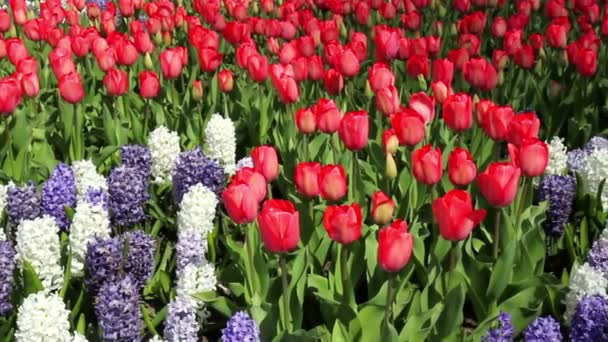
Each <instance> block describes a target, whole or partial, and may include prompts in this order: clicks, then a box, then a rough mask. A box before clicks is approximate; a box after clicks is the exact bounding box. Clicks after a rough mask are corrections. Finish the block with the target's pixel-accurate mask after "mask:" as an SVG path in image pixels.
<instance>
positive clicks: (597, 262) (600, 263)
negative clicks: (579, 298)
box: [587, 238, 608, 278]
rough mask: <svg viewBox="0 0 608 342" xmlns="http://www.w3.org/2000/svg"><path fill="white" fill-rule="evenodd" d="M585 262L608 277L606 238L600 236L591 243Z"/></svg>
mask: <svg viewBox="0 0 608 342" xmlns="http://www.w3.org/2000/svg"><path fill="white" fill-rule="evenodd" d="M587 262H588V263H589V265H590V266H591V267H593V268H594V269H596V270H598V271H600V272H602V274H603V275H604V277H607V278H608V239H604V238H601V239H599V240H596V241H595V242H594V243H593V247H591V250H590V251H589V252H588V253H587Z"/></svg>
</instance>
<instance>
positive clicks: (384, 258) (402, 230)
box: [378, 220, 414, 272]
mask: <svg viewBox="0 0 608 342" xmlns="http://www.w3.org/2000/svg"><path fill="white" fill-rule="evenodd" d="M413 247H414V242H413V237H412V234H410V233H409V232H408V227H407V223H406V222H405V221H403V220H396V221H395V222H393V223H392V224H391V225H390V226H387V227H384V228H382V229H381V230H380V232H379V233H378V263H379V264H380V266H381V267H382V268H383V269H384V270H385V271H387V272H399V271H400V270H401V269H402V268H403V267H404V266H405V265H406V264H407V263H408V261H409V260H410V257H411V256H412V249H413Z"/></svg>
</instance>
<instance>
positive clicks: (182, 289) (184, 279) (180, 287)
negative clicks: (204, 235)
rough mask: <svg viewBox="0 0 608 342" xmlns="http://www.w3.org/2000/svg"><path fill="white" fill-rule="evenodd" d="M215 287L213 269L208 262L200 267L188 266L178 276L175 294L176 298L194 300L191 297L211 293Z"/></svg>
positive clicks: (215, 279)
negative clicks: (201, 293)
mask: <svg viewBox="0 0 608 342" xmlns="http://www.w3.org/2000/svg"><path fill="white" fill-rule="evenodd" d="M216 286H217V278H216V276H215V267H214V266H213V264H211V263H209V262H208V261H205V262H203V263H202V264H201V265H195V264H189V265H188V266H186V267H185V268H184V270H183V271H182V272H181V274H179V275H178V279H177V286H176V292H177V296H178V297H182V298H192V300H194V298H193V297H192V296H193V295H195V294H197V293H200V292H206V291H213V290H215V287H216Z"/></svg>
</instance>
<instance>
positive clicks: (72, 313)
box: [70, 286, 86, 325]
mask: <svg viewBox="0 0 608 342" xmlns="http://www.w3.org/2000/svg"><path fill="white" fill-rule="evenodd" d="M85 294H86V290H85V287H84V286H83V287H81V288H80V294H79V295H78V298H77V299H76V303H75V304H74V306H73V307H72V310H71V311H70V322H71V323H72V325H76V323H77V322H76V318H79V317H80V318H79V321H78V322H80V320H81V319H82V320H84V317H83V316H82V315H83V314H81V313H80V310H81V308H82V305H83V304H84V301H85Z"/></svg>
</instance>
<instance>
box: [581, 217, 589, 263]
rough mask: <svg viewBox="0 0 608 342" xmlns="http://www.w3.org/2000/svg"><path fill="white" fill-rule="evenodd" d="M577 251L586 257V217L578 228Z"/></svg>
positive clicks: (587, 243) (587, 240)
mask: <svg viewBox="0 0 608 342" xmlns="http://www.w3.org/2000/svg"><path fill="white" fill-rule="evenodd" d="M579 231H580V232H579V240H578V243H579V249H580V254H581V255H586V254H587V251H588V250H589V224H588V222H587V217H583V219H582V220H581V224H580V226H579Z"/></svg>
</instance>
